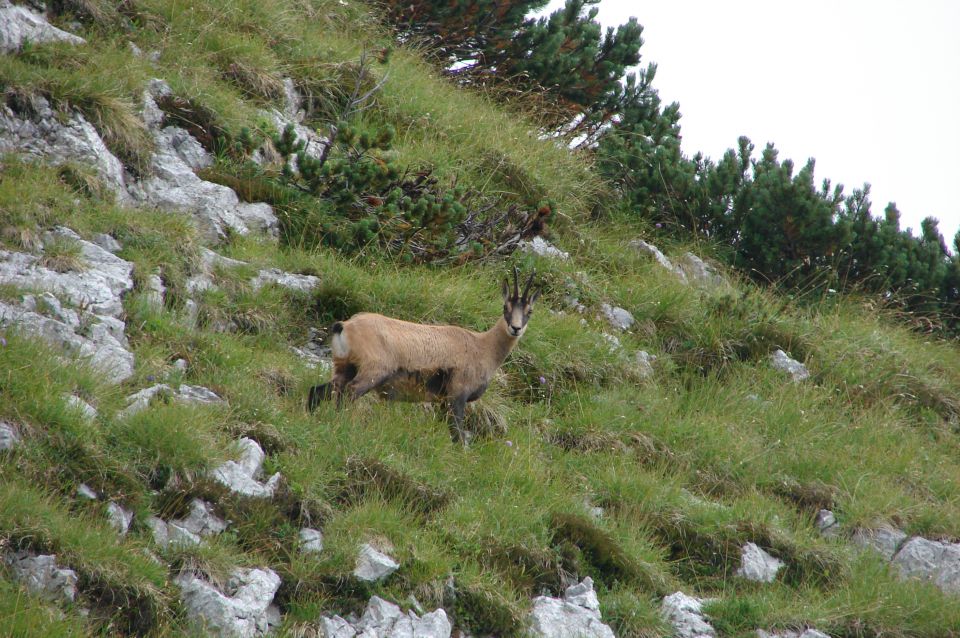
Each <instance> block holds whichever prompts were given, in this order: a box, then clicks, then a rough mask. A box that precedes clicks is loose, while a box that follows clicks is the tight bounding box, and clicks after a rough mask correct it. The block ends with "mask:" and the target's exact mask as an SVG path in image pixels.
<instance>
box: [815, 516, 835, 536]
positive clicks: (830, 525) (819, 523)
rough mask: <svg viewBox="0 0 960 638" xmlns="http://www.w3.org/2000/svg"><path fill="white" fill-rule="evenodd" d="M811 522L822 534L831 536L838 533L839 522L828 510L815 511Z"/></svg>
mask: <svg viewBox="0 0 960 638" xmlns="http://www.w3.org/2000/svg"><path fill="white" fill-rule="evenodd" d="M813 524H814V526H815V527H816V528H817V531H818V532H820V534H822V535H823V536H827V537H832V536H836V535H837V534H839V533H840V524H839V523H838V522H837V517H836V516H834V515H833V512H831V511H830V510H820V511H819V512H817V517H816V519H814V521H813Z"/></svg>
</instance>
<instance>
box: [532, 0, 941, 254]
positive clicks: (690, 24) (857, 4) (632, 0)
mask: <svg viewBox="0 0 960 638" xmlns="http://www.w3.org/2000/svg"><path fill="white" fill-rule="evenodd" d="M562 4H563V2H562V0H556V1H555V2H552V3H551V7H553V6H555V5H559V6H562ZM630 16H636V17H637V18H638V20H639V22H640V24H642V25H643V27H644V32H643V39H644V45H643V47H642V48H641V55H642V61H641V64H642V65H644V66H645V65H646V64H647V63H648V62H656V63H657V64H658V70H657V77H656V80H654V84H653V85H654V87H655V88H656V89H658V91H659V93H660V97H661V99H662V100H663V101H664V102H665V103H669V102H672V101H677V102H679V103H680V111H681V113H682V114H683V118H682V119H681V121H680V125H681V133H682V135H683V149H684V152H685V153H686V154H688V155H692V154H693V153H695V152H696V151H703V152H704V153H705V154H706V155H708V156H710V157H712V158H714V159H719V158H720V157H721V156H722V155H723V152H724V151H725V150H726V149H727V148H730V147H734V146H736V140H737V137H739V136H740V135H746V136H747V137H749V138H750V139H751V140H752V141H753V143H754V144H755V146H756V147H757V149H762V148H763V146H764V145H765V144H766V143H767V142H774V143H775V144H776V146H777V148H778V149H779V150H780V158H781V159H786V158H790V159H793V160H794V163H795V164H796V165H797V166H798V168H799V167H800V166H802V165H803V164H804V163H805V162H806V160H807V158H809V157H814V158H816V161H817V163H816V182H817V184H818V185H819V183H820V182H821V181H822V180H823V178H824V177H829V178H830V179H831V180H832V181H833V183H834V184H836V183H842V184H844V186H845V187H846V188H845V191H844V192H845V193H847V194H849V193H850V192H851V191H852V189H853V187H859V186H860V185H862V184H863V183H864V182H869V183H870V184H871V186H872V191H871V192H872V196H871V200H872V201H873V213H874V215H882V214H883V209H884V207H885V206H886V204H887V202H889V201H894V202H896V204H897V207H898V208H899V209H900V212H901V214H902V218H901V219H902V226H903V227H907V226H910V227H912V228H913V229H914V231H915V233H914V234H919V228H920V221H921V220H922V219H923V218H924V217H927V216H933V217H937V218H938V219H939V220H940V231H941V232H942V233H943V235H944V237H945V238H946V240H947V244H948V245H950V244H952V241H953V236H954V234H955V233H956V232H957V229H958V226H960V193H958V192H957V191H958V187H960V0H913V1H912V2H904V1H902V0H897V1H894V0H872V1H867V0H842V1H836V0H834V1H827V0H807V1H806V2H789V3H788V2H783V1H781V2H774V1H770V0H763V1H761V0H735V1H733V0H731V1H727V2H717V1H716V0H699V1H698V0H661V1H659V2H648V1H642V0H639V1H638V0H602V1H601V3H600V14H599V17H598V19H599V20H600V22H601V23H602V24H604V25H607V26H615V25H617V24H620V23H622V22H625V21H626V20H627V19H628V18H629V17H630Z"/></svg>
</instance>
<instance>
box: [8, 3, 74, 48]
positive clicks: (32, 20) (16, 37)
mask: <svg viewBox="0 0 960 638" xmlns="http://www.w3.org/2000/svg"><path fill="white" fill-rule="evenodd" d="M24 42H31V43H33V44H42V43H44V42H69V43H70V44H83V43H85V42H86V40H84V39H83V38H81V37H80V36H77V35H73V34H72V33H67V32H66V31H63V30H61V29H58V28H57V27H55V26H53V25H52V24H50V23H49V22H47V19H46V18H45V17H44V16H43V15H42V14H40V13H37V12H36V11H34V10H32V9H30V8H28V7H24V6H21V5H14V4H10V3H9V2H7V0H0V53H13V52H15V51H18V50H19V49H20V47H21V46H23V43H24Z"/></svg>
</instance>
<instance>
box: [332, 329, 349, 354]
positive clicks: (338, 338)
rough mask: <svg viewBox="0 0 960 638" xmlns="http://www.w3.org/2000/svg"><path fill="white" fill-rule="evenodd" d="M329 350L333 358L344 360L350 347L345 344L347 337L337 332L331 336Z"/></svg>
mask: <svg viewBox="0 0 960 638" xmlns="http://www.w3.org/2000/svg"><path fill="white" fill-rule="evenodd" d="M330 349H331V350H332V351H333V356H334V357H336V358H337V359H344V358H346V356H347V353H349V352H350V345H349V344H348V343H347V335H346V334H344V333H343V332H338V333H337V334H335V335H333V339H331V340H330Z"/></svg>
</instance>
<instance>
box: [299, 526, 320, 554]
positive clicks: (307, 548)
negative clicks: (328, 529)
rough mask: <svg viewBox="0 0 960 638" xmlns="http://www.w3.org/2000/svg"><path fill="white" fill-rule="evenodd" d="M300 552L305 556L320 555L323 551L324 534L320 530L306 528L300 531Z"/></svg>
mask: <svg viewBox="0 0 960 638" xmlns="http://www.w3.org/2000/svg"><path fill="white" fill-rule="evenodd" d="M300 551H301V552H303V553H305V554H319V553H320V552H322V551H323V533H322V532H320V530H318V529H311V528H309V527H304V528H303V529H301V530H300Z"/></svg>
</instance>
